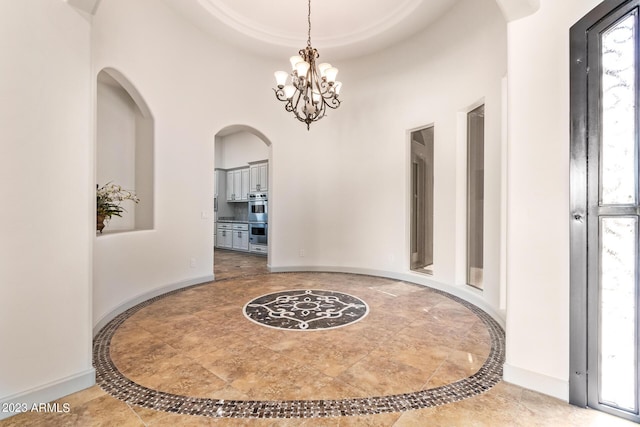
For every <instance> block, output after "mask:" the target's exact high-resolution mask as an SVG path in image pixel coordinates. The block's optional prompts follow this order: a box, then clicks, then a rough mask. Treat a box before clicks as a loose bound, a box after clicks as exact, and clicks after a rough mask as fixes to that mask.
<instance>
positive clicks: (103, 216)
mask: <svg viewBox="0 0 640 427" xmlns="http://www.w3.org/2000/svg"><path fill="white" fill-rule="evenodd" d="M125 200H133V202H134V203H138V202H139V201H140V199H139V198H138V196H136V194H135V193H134V192H133V191H130V190H125V189H123V188H122V187H121V186H119V185H117V184H113V183H110V182H109V183H107V184H105V185H103V186H102V187H100V186H99V185H96V215H97V224H96V226H97V230H98V231H99V232H101V233H102V230H103V229H104V227H105V224H104V221H105V220H106V221H108V220H109V219H111V217H112V216H119V217H122V213H123V212H126V209H125V208H123V207H122V206H120V204H121V203H122V202H123V201H125Z"/></svg>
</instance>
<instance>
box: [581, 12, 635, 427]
mask: <svg viewBox="0 0 640 427" xmlns="http://www.w3.org/2000/svg"><path fill="white" fill-rule="evenodd" d="M612 5H613V7H612ZM605 6H607V7H609V9H608V10H605V9H604V7H605ZM597 12H598V15H593V14H592V15H588V16H587V17H589V19H591V20H592V21H593V24H592V25H591V26H590V27H589V28H588V29H587V30H586V38H584V40H585V42H586V46H585V49H584V52H583V53H582V55H580V51H579V49H578V47H579V45H577V44H576V45H574V46H572V49H573V52H572V59H574V60H575V61H576V64H578V63H579V60H580V59H581V58H588V59H587V60H586V61H584V64H585V66H586V69H585V70H584V73H585V75H584V76H580V75H578V76H577V77H576V79H577V80H578V81H584V83H585V84H584V87H583V88H582V89H581V88H580V87H577V86H575V85H574V81H573V78H574V74H572V109H573V111H572V124H573V129H572V130H573V135H572V137H573V141H572V144H573V145H572V165H573V166H572V192H574V195H573V196H572V197H574V199H575V198H576V197H575V196H576V195H579V194H580V192H581V190H580V189H579V187H583V188H584V195H585V199H584V203H581V202H576V200H573V201H572V209H573V218H572V219H573V221H574V224H573V226H572V276H573V277H572V321H573V322H574V325H577V326H575V327H573V328H572V335H574V333H575V334H576V336H578V337H579V336H580V335H582V334H581V332H580V330H581V328H583V326H580V325H579V322H582V321H584V322H585V325H584V329H583V330H584V334H583V335H584V339H585V340H586V342H581V339H576V336H572V366H571V371H572V378H573V379H574V384H570V388H571V390H572V391H571V396H570V400H571V401H572V403H577V404H586V405H587V406H589V407H591V408H595V409H599V410H602V411H604V412H609V413H612V414H615V415H619V416H622V417H624V418H628V419H631V420H634V421H636V422H640V416H639V409H640V408H639V405H638V385H639V383H640V381H639V376H638V375H639V369H638V330H639V328H638V255H639V251H638V238H639V234H638V219H639V218H640V204H639V203H638V108H637V106H638V74H639V73H638V0H633V1H608V2H604V3H603V4H602V5H601V6H599V7H598V8H597ZM587 17H585V19H586V18H587ZM572 31H573V29H572ZM573 36H574V35H573V33H572V37H573ZM583 36H584V34H583ZM579 39H580V37H579V36H578V35H576V37H575V38H574V39H573V40H579ZM578 101H580V102H583V103H584V109H583V108H582V107H581V106H580V105H579V104H577V102H578ZM580 111H582V112H583V113H581V114H578V113H579V112H580ZM581 124H584V128H582V127H577V128H576V127H575V126H576V125H581ZM582 129H584V131H582ZM579 146H582V148H580V147H579ZM574 166H575V167H574ZM581 171H584V176H582V172H581ZM578 198H580V197H578ZM581 204H583V206H582V207H581V206H580V205H581ZM585 214H586V218H585ZM582 224H584V226H586V228H585V229H584V230H583V231H581V227H582ZM581 246H584V247H581ZM585 263H586V266H585V270H584V274H585V276H584V277H585V279H586V293H585V294H584V296H583V297H581V294H580V292H581V291H580V290H579V288H580V286H582V285H581V284H580V280H579V278H580V277H581V275H582V272H581V268H580V265H581V264H585ZM574 291H575V292H574ZM580 299H582V300H583V301H579V300H580ZM580 306H582V308H580ZM580 312H584V315H585V316H584V319H582V320H581V317H580V316H578V315H576V313H580ZM580 351H584V353H585V357H584V358H582V357H581V356H580V354H579V353H580ZM582 359H583V360H584V366H583V367H580V366H579V365H580V364H581V362H579V361H580V360H582ZM574 372H575V373H576V374H577V375H578V377H579V378H576V377H575V376H574V375H573V373H574ZM583 383H584V387H583V386H582V385H581V384H583ZM581 388H584V396H585V402H581V393H582V391H581Z"/></svg>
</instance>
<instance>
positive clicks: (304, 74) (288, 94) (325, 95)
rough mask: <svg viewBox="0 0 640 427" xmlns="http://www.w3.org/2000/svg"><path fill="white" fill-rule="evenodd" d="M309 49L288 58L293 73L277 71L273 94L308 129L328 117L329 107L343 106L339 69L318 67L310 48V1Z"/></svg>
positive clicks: (322, 64)
mask: <svg viewBox="0 0 640 427" xmlns="http://www.w3.org/2000/svg"><path fill="white" fill-rule="evenodd" d="M308 10H309V13H308V14H307V20H308V22H309V31H308V33H307V46H306V47H305V48H304V49H300V51H299V52H298V55H294V56H292V57H291V58H289V62H290V63H291V70H292V71H291V73H287V72H286V71H276V72H275V73H274V75H275V78H276V86H277V88H276V89H273V91H274V92H275V94H276V98H277V99H278V100H279V101H283V102H285V106H284V108H285V110H287V111H289V112H292V113H293V114H294V116H295V117H296V118H297V119H298V120H300V121H301V122H304V123H306V125H307V130H309V126H310V125H311V123H312V122H315V121H318V120H320V119H321V118H323V117H324V116H325V114H326V113H327V108H330V109H333V110H335V109H336V108H338V107H339V106H340V100H339V99H338V96H339V94H340V89H341V88H342V83H341V82H339V81H336V77H337V74H338V69H337V68H335V67H333V66H332V65H331V64H329V63H321V64H318V65H316V60H317V59H318V58H320V54H319V53H318V51H317V50H316V49H314V48H313V47H312V46H311V0H308Z"/></svg>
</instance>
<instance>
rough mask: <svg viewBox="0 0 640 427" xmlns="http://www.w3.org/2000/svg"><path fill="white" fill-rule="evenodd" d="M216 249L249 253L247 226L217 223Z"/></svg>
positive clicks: (243, 223) (243, 224) (234, 223)
mask: <svg viewBox="0 0 640 427" xmlns="http://www.w3.org/2000/svg"><path fill="white" fill-rule="evenodd" d="M216 244H217V246H216V247H218V248H222V249H234V250H236V251H247V252H248V251H249V224H247V223H246V222H240V223H236V222H222V223H218V228H217V233H216Z"/></svg>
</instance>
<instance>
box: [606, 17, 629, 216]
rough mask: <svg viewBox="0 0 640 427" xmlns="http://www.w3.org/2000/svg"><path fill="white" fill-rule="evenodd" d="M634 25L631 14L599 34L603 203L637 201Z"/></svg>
mask: <svg viewBox="0 0 640 427" xmlns="http://www.w3.org/2000/svg"><path fill="white" fill-rule="evenodd" d="M635 22H636V15H635V14H631V15H629V16H627V17H626V18H624V19H622V20H620V21H619V22H618V23H616V24H615V25H614V26H613V27H611V28H610V29H609V30H607V31H606V32H605V33H603V35H602V107H601V108H602V159H601V171H600V173H601V178H600V183H601V189H600V199H601V200H602V203H603V204H628V203H635V201H636V180H635V173H636V150H635V146H636V143H635V132H636V108H635V104H636V103H635V96H636V85H635V67H634V63H635V55H636V52H635V44H634V32H635V31H636V29H635V26H636V25H635Z"/></svg>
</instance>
